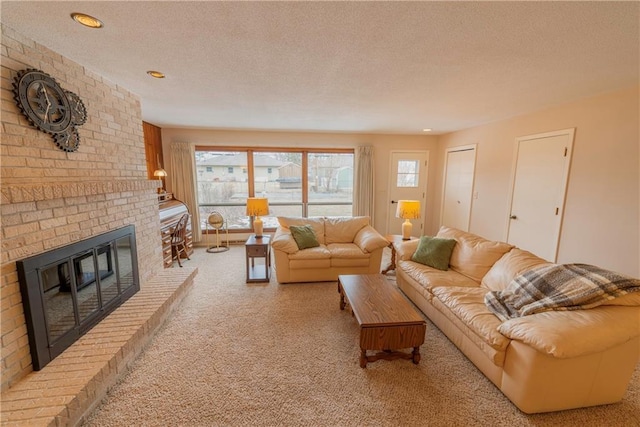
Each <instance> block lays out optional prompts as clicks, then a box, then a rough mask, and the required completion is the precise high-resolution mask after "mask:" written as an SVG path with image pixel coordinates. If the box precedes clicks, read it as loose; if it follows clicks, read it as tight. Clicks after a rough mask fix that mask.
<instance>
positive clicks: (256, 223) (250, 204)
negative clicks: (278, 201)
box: [247, 197, 269, 237]
mask: <svg viewBox="0 0 640 427" xmlns="http://www.w3.org/2000/svg"><path fill="white" fill-rule="evenodd" d="M268 214H269V200H267V199H265V198H262V197H249V198H248V199H247V215H248V216H253V217H255V219H254V220H253V231H254V232H255V233H256V237H262V226H263V224H262V220H261V219H260V215H268Z"/></svg>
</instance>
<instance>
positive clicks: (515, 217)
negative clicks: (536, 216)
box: [509, 215, 518, 219]
mask: <svg viewBox="0 0 640 427" xmlns="http://www.w3.org/2000/svg"><path fill="white" fill-rule="evenodd" d="M509 218H511V219H518V217H517V216H515V215H511V216H510V217H509Z"/></svg>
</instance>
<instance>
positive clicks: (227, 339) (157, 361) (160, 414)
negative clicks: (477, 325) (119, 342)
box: [84, 246, 640, 427]
mask: <svg viewBox="0 0 640 427" xmlns="http://www.w3.org/2000/svg"><path fill="white" fill-rule="evenodd" d="M386 256H387V257H388V254H386ZM186 262H187V263H190V264H197V265H198V268H199V274H198V276H197V277H196V281H195V284H194V286H193V288H192V289H191V290H190V291H189V295H187V296H186V298H185V300H184V301H183V303H182V305H181V306H180V307H179V309H178V310H177V311H176V312H175V314H174V315H173V316H172V317H171V318H170V319H169V320H168V322H167V323H166V324H165V325H164V326H163V327H162V328H161V329H160V331H159V332H158V333H157V335H156V336H155V337H154V339H153V340H152V342H151V343H150V344H149V346H148V347H147V348H146V349H145V351H144V352H143V354H142V355H141V356H140V357H139V358H138V359H137V360H136V362H135V363H134V365H133V366H132V368H131V370H130V372H128V373H127V374H125V376H124V377H123V378H122V380H121V381H120V382H119V383H118V384H117V385H116V386H115V387H113V389H112V390H110V392H109V394H108V395H107V397H106V398H105V399H104V401H103V402H102V404H101V405H100V406H99V407H98V408H97V409H96V410H95V411H94V413H93V414H91V416H90V417H89V418H88V419H87V420H86V422H85V423H84V425H85V426H100V427H104V426H338V425H339V426H489V425H490V426H536V427H538V426H640V368H639V369H636V372H635V375H634V378H633V381H632V384H631V386H630V388H629V390H628V392H627V394H626V396H625V399H624V400H623V401H622V402H621V403H618V404H613V405H606V406H600V407H593V408H586V409H578V410H571V411H564V412H558V413H549V414H539V415H525V414H523V413H521V412H520V411H519V410H518V409H517V408H516V407H515V406H513V405H512V404H511V403H510V402H509V400H508V399H507V398H505V397H504V396H503V395H502V393H501V392H500V391H499V390H498V389H497V388H496V387H495V386H493V384H492V383H491V382H490V381H488V380H487V379H486V378H485V377H484V376H483V375H482V374H481V373H480V372H479V371H478V370H477V369H476V368H475V367H474V366H473V364H472V363H471V362H469V361H468V360H467V359H466V358H465V357H464V356H463V355H462V353H460V352H459V351H458V350H457V349H456V347H455V346H454V345H453V344H451V343H450V342H449V341H448V340H447V338H446V337H445V336H444V335H443V334H442V333H441V332H440V331H439V330H438V329H437V328H436V327H435V326H433V325H432V324H431V323H429V322H428V321H427V336H426V340H425V343H424V345H423V346H422V347H421V354H422V361H421V362H420V364H419V365H417V366H416V365H414V364H412V363H411V362H410V361H406V360H396V361H391V362H389V361H378V362H375V363H372V364H369V365H368V367H367V368H366V369H361V368H360V367H359V364H358V356H359V348H358V341H357V339H358V326H357V323H356V321H355V319H353V318H352V317H351V315H350V314H349V313H348V312H347V311H340V309H339V307H338V301H339V297H338V293H337V287H336V284H335V283H308V284H288V285H278V284H277V283H276V281H275V278H272V279H271V283H265V284H246V283H245V280H244V279H245V277H244V274H245V264H244V262H245V259H244V247H242V246H233V247H232V248H231V250H230V251H228V252H224V253H218V254H210V253H207V252H205V250H204V249H203V248H198V249H196V253H195V254H194V256H193V257H192V260H191V261H186ZM175 268H178V267H177V265H176V267H175ZM390 277H391V278H393V275H390Z"/></svg>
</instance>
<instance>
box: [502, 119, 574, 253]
mask: <svg viewBox="0 0 640 427" xmlns="http://www.w3.org/2000/svg"><path fill="white" fill-rule="evenodd" d="M573 135H574V129H568V130H564V131H558V132H550V133H545V134H540V135H531V136H525V137H521V138H517V139H516V152H517V154H516V164H515V170H514V173H513V182H512V186H513V192H512V196H511V210H510V213H509V220H508V221H509V222H508V227H507V242H509V243H511V244H512V245H516V246H517V247H519V248H521V249H524V250H527V251H530V252H533V253H534V254H536V255H538V256H539V257H541V258H544V259H546V260H547V261H551V262H555V261H556V256H557V251H558V241H559V238H560V227H561V225H562V216H563V211H564V200H565V194H566V188H567V181H568V178H569V165H570V162H571V149H572V148H573Z"/></svg>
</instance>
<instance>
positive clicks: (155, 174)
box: [153, 168, 167, 193]
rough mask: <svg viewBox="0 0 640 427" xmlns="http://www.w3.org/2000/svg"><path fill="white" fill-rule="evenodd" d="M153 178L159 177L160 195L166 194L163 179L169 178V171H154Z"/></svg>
mask: <svg viewBox="0 0 640 427" xmlns="http://www.w3.org/2000/svg"><path fill="white" fill-rule="evenodd" d="M153 176H157V177H158V181H160V188H158V193H164V183H163V182H162V178H163V177H165V176H167V171H166V170H164V169H162V168H160V169H156V170H155V171H153Z"/></svg>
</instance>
